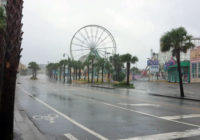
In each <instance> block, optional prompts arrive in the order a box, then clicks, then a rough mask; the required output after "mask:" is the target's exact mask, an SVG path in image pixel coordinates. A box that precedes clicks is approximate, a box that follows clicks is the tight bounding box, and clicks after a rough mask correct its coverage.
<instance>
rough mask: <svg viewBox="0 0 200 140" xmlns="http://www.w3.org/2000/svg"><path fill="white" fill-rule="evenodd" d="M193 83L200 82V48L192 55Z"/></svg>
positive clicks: (193, 51)
mask: <svg viewBox="0 0 200 140" xmlns="http://www.w3.org/2000/svg"><path fill="white" fill-rule="evenodd" d="M190 71H191V74H190V77H191V82H192V83H196V82H200V46H198V47H195V48H194V49H192V50H191V53H190Z"/></svg>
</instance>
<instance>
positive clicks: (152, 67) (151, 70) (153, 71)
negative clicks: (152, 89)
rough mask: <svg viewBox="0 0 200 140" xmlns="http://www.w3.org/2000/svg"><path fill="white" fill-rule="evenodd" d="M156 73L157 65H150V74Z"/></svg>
mask: <svg viewBox="0 0 200 140" xmlns="http://www.w3.org/2000/svg"><path fill="white" fill-rule="evenodd" d="M157 72H159V65H151V66H150V73H157Z"/></svg>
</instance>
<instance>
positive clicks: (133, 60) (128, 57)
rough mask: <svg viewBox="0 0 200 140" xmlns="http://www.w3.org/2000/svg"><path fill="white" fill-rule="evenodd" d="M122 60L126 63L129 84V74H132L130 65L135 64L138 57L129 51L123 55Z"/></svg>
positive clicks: (127, 82)
mask: <svg viewBox="0 0 200 140" xmlns="http://www.w3.org/2000/svg"><path fill="white" fill-rule="evenodd" d="M121 60H122V62H124V63H126V71H127V72H126V78H127V80H126V84H127V85H129V75H130V66H131V63H132V64H134V63H136V62H137V61H138V58H137V57H136V56H132V55H131V54H129V53H127V54H124V55H121Z"/></svg>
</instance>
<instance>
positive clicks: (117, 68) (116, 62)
mask: <svg viewBox="0 0 200 140" xmlns="http://www.w3.org/2000/svg"><path fill="white" fill-rule="evenodd" d="M110 62H111V63H112V65H113V66H114V77H113V78H114V80H117V81H120V72H121V69H122V67H123V63H122V61H121V59H120V55H119V54H114V55H113V56H111V57H110Z"/></svg>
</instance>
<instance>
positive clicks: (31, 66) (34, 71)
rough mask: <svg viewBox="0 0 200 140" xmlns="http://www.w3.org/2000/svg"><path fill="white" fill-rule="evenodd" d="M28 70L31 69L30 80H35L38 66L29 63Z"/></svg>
mask: <svg viewBox="0 0 200 140" xmlns="http://www.w3.org/2000/svg"><path fill="white" fill-rule="evenodd" d="M28 68H29V69H32V79H37V70H39V69H40V67H39V65H38V64H37V63H36V62H30V63H29V64H28Z"/></svg>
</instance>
